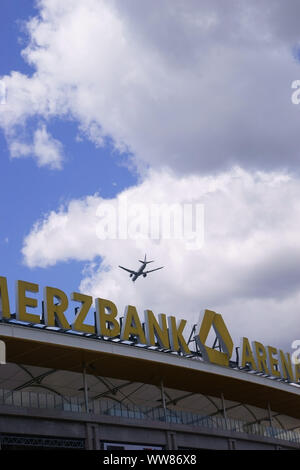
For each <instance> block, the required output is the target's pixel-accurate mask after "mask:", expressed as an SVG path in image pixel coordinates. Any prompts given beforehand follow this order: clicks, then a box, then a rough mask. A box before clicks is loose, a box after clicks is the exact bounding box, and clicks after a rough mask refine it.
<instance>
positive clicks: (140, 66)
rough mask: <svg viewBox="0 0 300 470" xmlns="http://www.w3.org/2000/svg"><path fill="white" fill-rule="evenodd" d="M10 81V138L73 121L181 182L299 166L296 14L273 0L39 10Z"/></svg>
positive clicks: (67, 5)
mask: <svg viewBox="0 0 300 470" xmlns="http://www.w3.org/2000/svg"><path fill="white" fill-rule="evenodd" d="M39 6H40V16H38V17H36V18H34V19H32V20H31V21H30V22H29V24H28V31H29V35H30V39H31V40H30V44H29V45H28V47H27V48H26V50H25V51H24V52H23V56H24V58H25V59H26V60H27V61H28V62H29V63H30V64H31V65H32V66H33V67H34V68H35V70H36V73H34V75H33V76H32V77H27V76H26V75H23V74H20V73H16V72H13V73H11V75H10V76H6V77H4V80H5V84H6V88H7V96H8V97H7V104H6V106H5V109H4V110H2V111H3V112H2V113H1V115H0V125H1V126H2V127H3V128H4V130H5V132H6V134H7V135H8V136H10V135H12V134H13V135H14V130H15V128H16V126H19V125H26V120H27V118H28V117H30V116H41V117H42V118H43V119H45V120H50V119H51V118H52V117H53V116H59V117H61V118H62V119H66V118H67V119H68V118H71V119H75V120H76V121H77V123H78V127H79V129H80V130H81V131H82V132H83V133H85V134H86V136H87V137H88V138H89V139H91V140H92V141H94V142H95V143H96V144H97V145H103V143H104V142H105V137H106V136H109V137H111V138H112V139H113V141H114V144H115V146H116V148H118V149H119V150H124V149H126V150H129V151H130V152H132V154H133V158H134V160H135V163H136V164H137V166H138V168H139V170H140V171H142V168H143V165H150V166H152V167H153V168H161V167H164V166H165V167H169V168H172V169H173V170H174V171H176V172H178V173H189V172H199V171H200V172H201V171H202V172H203V171H210V170H216V169H217V170H222V169H224V168H230V167H231V165H232V164H235V163H238V164H239V165H242V166H243V167H248V168H262V169H266V170H268V169H273V168H282V167H285V166H288V167H289V168H292V169H293V168H296V169H297V168H298V162H299V152H298V149H299V126H300V115H299V112H300V107H299V106H298V107H297V106H295V105H293V104H292V103H291V99H290V97H291V83H292V81H293V80H295V79H297V78H299V73H300V67H299V63H298V62H297V61H296V60H294V58H293V55H292V53H293V48H295V47H296V46H297V44H299V39H300V33H299V29H298V27H297V24H296V23H297V22H296V21H295V18H297V14H298V11H299V5H298V4H297V3H295V2H289V3H288V4H287V3H286V2H284V1H283V0H275V1H274V2H272V5H270V2H269V1H267V0H263V1H258V0H255V1H252V2H251V3H249V2H247V1H239V2H237V1H236V0H228V1H227V2H226V6H225V4H224V5H223V3H222V2H220V1H216V0H215V1H201V2H199V1H195V0H190V1H189V2H182V1H180V0H163V1H157V0H154V1H152V2H140V1H137V0H128V1H126V2H124V1H123V0H114V1H108V0H87V1H85V2H78V1H76V0H68V1H65V2H59V1H55V0H40V1H39Z"/></svg>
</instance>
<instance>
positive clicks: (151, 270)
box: [142, 266, 164, 274]
mask: <svg viewBox="0 0 300 470" xmlns="http://www.w3.org/2000/svg"><path fill="white" fill-rule="evenodd" d="M162 268H164V266H161V268H156V269H150V271H144V272H143V273H142V274H148V273H152V272H153V271H158V270H159V269H162Z"/></svg>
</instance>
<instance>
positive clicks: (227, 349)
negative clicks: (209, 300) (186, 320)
mask: <svg viewBox="0 0 300 470" xmlns="http://www.w3.org/2000/svg"><path fill="white" fill-rule="evenodd" d="M211 328H213V329H214V331H215V334H216V339H217V340H218V341H219V346H220V350H217V349H214V348H212V347H210V346H207V345H206V342H207V338H208V335H209V332H210V330H211ZM195 340H196V343H197V345H198V346H199V349H200V351H201V353H202V357H203V359H204V360H206V361H208V362H212V363H214V364H219V365H222V366H228V365H229V359H230V358H231V356H232V351H233V341H232V338H231V336H230V334H229V332H228V330H227V327H226V325H225V322H224V320H223V318H222V315H220V314H219V313H216V312H213V311H212V310H205V312H204V317H203V320H202V322H201V324H200V325H199V326H198V327H197V331H196V336H195Z"/></svg>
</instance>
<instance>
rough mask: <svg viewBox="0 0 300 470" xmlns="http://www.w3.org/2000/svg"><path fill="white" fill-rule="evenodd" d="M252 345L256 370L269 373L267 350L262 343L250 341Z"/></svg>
mask: <svg viewBox="0 0 300 470" xmlns="http://www.w3.org/2000/svg"><path fill="white" fill-rule="evenodd" d="M252 347H253V351H254V356H255V359H256V364H257V370H260V371H261V372H264V373H265V374H270V372H269V369H268V366H267V352H266V350H265V347H264V346H263V344H261V343H259V342H258V341H253V342H252Z"/></svg>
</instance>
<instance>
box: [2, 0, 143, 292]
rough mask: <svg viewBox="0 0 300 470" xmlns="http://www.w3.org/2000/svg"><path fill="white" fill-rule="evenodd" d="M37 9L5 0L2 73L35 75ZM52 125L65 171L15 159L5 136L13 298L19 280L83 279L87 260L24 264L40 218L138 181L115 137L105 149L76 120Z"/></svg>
mask: <svg viewBox="0 0 300 470" xmlns="http://www.w3.org/2000/svg"><path fill="white" fill-rule="evenodd" d="M36 12H37V10H36V9H35V8H34V2H33V1H32V0H22V1H21V2H20V1H19V0H3V1H2V2H1V16H0V50H1V61H0V75H5V74H9V73H10V72H11V71H13V70H17V71H19V72H22V73H24V74H28V75H29V76H30V75H32V73H33V72H34V70H33V68H32V67H30V66H29V65H28V64H27V63H26V61H24V60H23V58H22V56H21V51H22V49H23V48H24V46H25V45H26V42H27V38H28V37H27V35H26V33H25V32H24V23H23V22H24V21H26V20H28V19H29V18H30V17H32V16H34V15H35V14H36ZM0 111H1V110H0ZM35 121H36V119H35V118H33V119H32V120H31V122H28V123H27V125H26V130H25V132H28V133H29V132H30V128H31V127H32V128H34V126H35V124H36V122H35ZM48 129H50V131H51V133H52V134H53V135H54V136H55V138H56V139H59V140H60V141H62V142H63V151H64V158H65V160H64V166H63V169H62V170H60V171H56V170H49V169H48V168H39V167H38V166H37V165H36V163H35V162H34V161H33V160H31V159H30V158H28V159H27V158H26V159H12V158H10V154H9V151H8V148H7V143H6V140H5V137H4V135H3V133H2V132H0V152H1V175H2V178H1V179H2V181H1V186H0V199H1V219H0V257H1V275H2V276H7V278H8V282H9V288H10V291H11V298H12V299H14V282H15V280H16V279H22V280H26V281H30V282H36V283H38V284H39V285H40V287H41V288H42V287H43V286H45V285H51V286H56V287H59V288H61V289H63V290H65V292H67V293H69V292H71V291H73V290H77V288H78V286H79V283H80V280H81V271H82V269H83V267H84V263H83V262H79V261H75V262H74V261H73V262H68V263H58V264H57V265H56V266H52V267H48V268H47V269H43V268H38V267H37V268H28V267H27V266H26V265H25V264H24V262H23V256H22V254H21V249H22V245H23V239H24V237H25V236H26V235H27V234H28V233H29V231H30V230H31V228H32V226H33V224H34V223H35V222H36V221H37V220H40V219H41V218H42V217H43V216H44V215H45V214H47V213H49V212H50V211H52V210H56V209H57V208H58V207H59V206H61V205H63V204H67V203H68V201H70V200H72V199H74V198H82V197H84V196H86V195H87V194H95V193H99V194H101V196H102V197H104V198H111V197H114V196H115V194H116V193H117V192H119V191H121V190H122V189H123V188H126V187H128V186H130V185H132V184H134V183H135V182H136V175H135V173H134V172H132V171H129V170H128V167H127V166H126V155H124V154H123V155H122V156H120V155H119V154H117V153H116V152H115V151H114V150H113V149H112V147H111V145H110V143H109V141H108V142H107V145H106V146H105V147H101V148H96V147H95V145H94V144H93V143H91V142H89V141H87V139H84V138H81V139H80V141H78V140H77V139H76V137H77V135H78V129H77V125H76V124H74V123H73V122H72V121H71V120H70V121H62V120H56V119H53V120H52V121H51V122H50V125H48Z"/></svg>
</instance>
